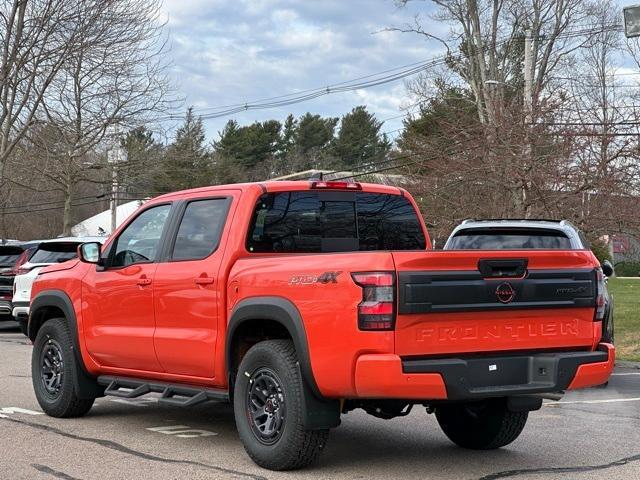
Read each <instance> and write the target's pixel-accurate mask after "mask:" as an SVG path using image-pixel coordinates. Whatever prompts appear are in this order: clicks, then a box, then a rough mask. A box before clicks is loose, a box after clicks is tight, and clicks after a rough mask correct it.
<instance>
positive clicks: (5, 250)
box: [0, 246, 24, 267]
mask: <svg viewBox="0 0 640 480" xmlns="http://www.w3.org/2000/svg"><path fill="white" fill-rule="evenodd" d="M23 251H24V250H23V249H22V248H20V247H9V246H0V267H13V266H14V265H15V263H16V262H17V261H18V258H19V257H20V255H22V252H23Z"/></svg>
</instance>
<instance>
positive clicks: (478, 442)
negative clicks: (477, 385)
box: [436, 399, 529, 450]
mask: <svg viewBox="0 0 640 480" xmlns="http://www.w3.org/2000/svg"><path fill="white" fill-rule="evenodd" d="M528 415H529V413H528V412H511V411H509V410H508V408H507V402H506V400H505V399H491V400H484V401H481V402H473V403H464V404H450V405H442V406H440V407H438V408H437V409H436V418H437V419H438V423H439V424H440V428H442V431H443V432H444V433H445V435H446V436H447V437H449V440H451V441H452V442H453V443H455V444H456V445H458V446H460V447H462V448H469V449H472V450H493V449H496V448H500V447H504V446H505V445H509V444H510V443H511V442H513V441H514V440H515V439H516V438H518V436H520V434H521V433H522V430H523V429H524V426H525V424H526V423H527V417H528Z"/></svg>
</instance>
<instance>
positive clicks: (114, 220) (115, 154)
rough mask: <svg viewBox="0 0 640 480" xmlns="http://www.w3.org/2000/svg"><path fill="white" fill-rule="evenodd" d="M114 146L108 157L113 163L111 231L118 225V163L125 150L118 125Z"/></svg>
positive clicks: (122, 157)
mask: <svg viewBox="0 0 640 480" xmlns="http://www.w3.org/2000/svg"><path fill="white" fill-rule="evenodd" d="M112 145H113V146H112V148H111V149H109V151H108V153H107V155H108V154H111V155H110V157H111V158H108V161H109V163H110V164H111V201H110V202H109V208H110V210H111V232H109V233H113V232H115V231H116V228H117V227H118V188H119V186H118V164H119V163H120V162H121V161H123V160H124V152H123V151H122V146H121V145H120V128H119V126H118V125H116V126H115V127H114V138H113V144H112Z"/></svg>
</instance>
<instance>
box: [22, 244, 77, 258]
mask: <svg viewBox="0 0 640 480" xmlns="http://www.w3.org/2000/svg"><path fill="white" fill-rule="evenodd" d="M78 245H79V243H75V242H60V243H58V242H51V243H43V244H42V245H40V247H39V248H38V250H36V253H34V254H33V257H31V259H30V260H29V262H31V263H62V262H66V261H67V260H71V259H72V258H76V256H77V249H78Z"/></svg>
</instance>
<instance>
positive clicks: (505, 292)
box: [496, 282, 516, 303]
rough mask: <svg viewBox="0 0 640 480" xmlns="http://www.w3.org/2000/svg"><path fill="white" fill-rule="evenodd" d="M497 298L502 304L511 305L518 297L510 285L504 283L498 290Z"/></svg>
mask: <svg viewBox="0 0 640 480" xmlns="http://www.w3.org/2000/svg"><path fill="white" fill-rule="evenodd" d="M496 296H497V297H498V300H500V302H501V303H511V302H512V301H513V299H514V297H515V296H516V291H515V290H514V289H513V287H512V286H511V284H510V283H507V282H505V283H502V284H500V285H498V288H496Z"/></svg>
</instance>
